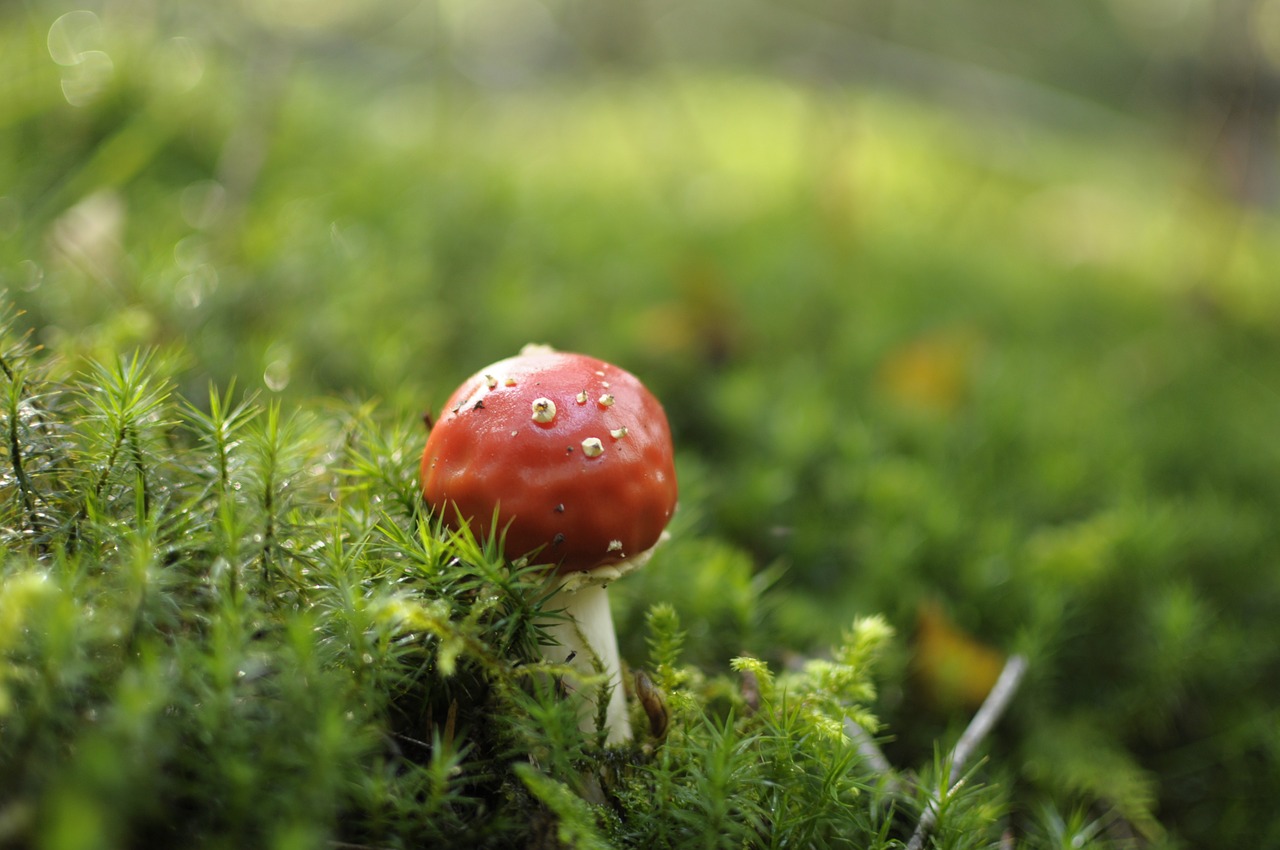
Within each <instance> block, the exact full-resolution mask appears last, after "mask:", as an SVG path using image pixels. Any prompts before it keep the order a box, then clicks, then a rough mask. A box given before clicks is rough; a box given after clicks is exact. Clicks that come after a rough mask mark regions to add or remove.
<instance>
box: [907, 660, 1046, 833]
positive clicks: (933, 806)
mask: <svg viewBox="0 0 1280 850" xmlns="http://www.w3.org/2000/svg"><path fill="white" fill-rule="evenodd" d="M1026 672H1027V659H1026V658H1024V657H1023V656H1021V655H1014V656H1011V657H1010V658H1009V660H1008V661H1006V662H1005V665H1004V669H1003V670H1001V671H1000V678H999V679H997V680H996V684H995V687H993V688H992V689H991V693H989V694H987V698H986V699H985V700H984V701H983V703H982V707H981V708H979V709H978V713H977V714H975V715H974V716H973V720H971V721H969V726H968V727H967V728H966V729H965V730H964V734H962V735H961V736H960V740H959V741H957V742H956V745H955V748H954V749H952V750H951V755H950V756H949V757H948V759H947V760H948V762H949V763H950V770H948V772H947V774H946V775H947V777H948V779H947V780H946V782H947V787H946V788H945V789H940V790H939V791H938V792H937V793H935V794H933V795H932V796H931V797H930V799H929V804H928V805H927V806H926V807H925V810H924V814H922V815H921V816H920V823H919V824H917V825H916V831H915V833H913V834H912V836H911V841H910V842H908V843H907V850H923V848H924V842H925V840H926V839H928V837H929V833H930V832H932V831H933V828H934V827H935V826H937V825H938V806H939V804H940V803H941V800H942V797H943V795H945V794H946V792H948V791H950V790H951V789H952V788H954V787H955V783H956V781H957V777H959V775H960V772H961V770H962V769H963V767H964V764H965V762H967V761H968V760H969V757H970V756H972V755H973V752H974V750H976V749H977V748H978V744H980V743H982V739H983V738H985V737H986V736H987V735H988V734H990V732H991V729H992V728H993V727H994V726H995V725H996V721H997V720H999V719H1000V716H1001V715H1002V714H1004V711H1005V709H1006V708H1008V707H1009V701H1010V700H1012V699H1013V695H1014V694H1015V693H1016V692H1017V690H1018V685H1020V684H1021V683H1022V677H1023V675H1024V674H1025V673H1026Z"/></svg>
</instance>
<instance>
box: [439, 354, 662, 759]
mask: <svg viewBox="0 0 1280 850" xmlns="http://www.w3.org/2000/svg"><path fill="white" fill-rule="evenodd" d="M421 480H422V490H423V495H424V497H425V498H426V501H427V503H428V504H429V505H430V506H431V508H432V510H433V511H435V512H436V513H437V515H438V516H440V518H441V519H442V521H443V522H445V523H446V524H447V525H449V526H451V527H455V528H456V527H457V526H459V525H460V524H462V523H469V524H470V527H471V528H472V529H473V530H474V531H475V532H476V533H477V534H478V535H481V536H493V535H497V534H499V533H501V534H503V537H502V539H503V541H504V555H505V556H506V557H507V558H508V559H514V558H518V557H522V556H524V555H526V554H529V553H536V554H535V555H534V557H537V558H540V559H543V560H545V561H546V562H547V563H548V564H552V565H554V568H555V570H556V575H557V577H558V581H559V584H558V587H557V589H556V591H555V594H554V596H553V597H552V598H551V599H549V600H548V602H547V604H546V610H552V611H554V610H560V609H563V611H564V613H565V615H566V616H565V618H564V619H560V620H555V621H551V622H548V623H547V624H545V627H546V631H547V632H548V634H549V635H550V636H551V637H552V638H553V639H554V640H555V641H557V643H558V645H556V646H543V647H542V651H543V657H544V658H546V659H547V660H549V661H554V662H556V663H567V664H569V665H570V666H571V667H573V669H575V670H576V671H578V673H579V674H581V676H583V677H589V676H593V675H596V673H597V666H596V665H597V663H598V664H599V665H600V668H601V669H602V670H603V672H604V675H605V677H606V681H607V684H608V685H609V686H610V690H611V695H610V700H609V705H608V709H607V713H606V723H607V726H608V736H607V742H608V743H610V744H616V743H620V742H623V741H626V740H629V739H630V737H631V725H630V723H629V721H628V718H627V712H626V703H625V699H624V695H623V686H622V671H621V662H620V659H619V653H618V641H617V637H616V635H615V634H614V630H613V619H612V616H611V615H610V612H609V600H608V597H607V595H606V592H605V588H606V587H607V586H608V584H609V583H610V582H612V581H614V580H615V579H618V578H620V577H622V576H623V575H625V574H627V573H629V572H631V571H633V570H636V569H638V568H639V567H641V566H643V564H644V563H645V562H646V561H647V560H648V558H649V555H650V554H651V553H652V550H653V547H654V546H655V545H656V544H657V543H658V540H659V539H660V537H661V536H662V535H663V533H664V529H665V528H666V526H667V523H668V521H669V520H670V519H671V515H672V513H673V512H674V511H675V505H676V474H675V464H674V460H673V455H672V446H671V431H670V428H669V426H668V424H667V417H666V414H665V413H664V412H663V409H662V405H661V404H660V403H659V402H658V400H657V399H656V398H654V396H653V394H652V393H650V392H649V391H648V390H647V389H646V388H645V386H644V385H643V384H641V383H640V381H639V380H638V379H637V378H636V377H635V376H634V375H632V374H631V373H629V372H627V371H625V370H623V369H620V368H618V367H617V366H614V365H611V364H609V363H606V362H604V361H602V360H597V359H596V358H594V357H588V356H586V355H583V354H571V353H567V352H559V351H555V350H553V349H551V348H548V347H546V346H525V348H524V349H522V350H521V352H520V354H519V355H518V356H516V357H511V358H508V359H506V360H501V361H499V362H497V363H494V364H493V365H491V366H487V367H485V368H484V369H482V370H481V371H479V372H477V373H476V374H475V375H473V376H472V377H470V378H469V379H467V380H466V381H464V382H463V384H462V385H461V386H460V387H458V389H457V390H455V391H454V393H453V395H452V396H450V398H449V400H448V401H447V402H446V403H445V407H444V412H443V414H442V415H441V417H440V420H439V421H438V422H437V423H436V424H435V425H434V426H433V427H432V429H431V433H430V435H429V437H428V438H427V446H426V450H425V451H424V452H423V456H422V470H421ZM495 519H496V524H495V522H494V521H495ZM566 684H567V685H569V686H570V687H572V688H574V690H576V691H578V692H579V693H582V695H583V701H582V702H581V703H580V705H579V711H580V714H579V717H580V725H581V727H582V728H583V729H584V730H590V729H592V728H594V725H595V722H596V720H595V718H596V716H597V711H596V706H595V704H594V703H595V700H594V698H593V697H592V693H591V692H590V689H585V688H583V687H582V686H581V682H580V681H569V682H567V683H566Z"/></svg>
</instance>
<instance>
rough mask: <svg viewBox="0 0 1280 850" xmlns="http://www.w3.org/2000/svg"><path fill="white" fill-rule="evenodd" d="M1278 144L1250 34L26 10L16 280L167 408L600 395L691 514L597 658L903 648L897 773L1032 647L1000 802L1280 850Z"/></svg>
mask: <svg viewBox="0 0 1280 850" xmlns="http://www.w3.org/2000/svg"><path fill="white" fill-rule="evenodd" d="M1278 115H1280V0H1222V2H1212V0H1086V2H1079V3H1072V4H1056V5H1044V4H1039V5H1035V6H1026V5H1025V4H1021V3H1016V2H1013V0H975V2H970V3H966V4H952V5H950V6H939V5H938V4H931V3H923V2H918V0H901V2H892V3H874V2H864V0H845V1H844V2H835V0H793V1H792V2H785V0H760V2H717V0H707V2H679V3H675V2H669V0H637V2H631V3H625V4H623V3H601V2H585V0H435V2H430V1H429V0H348V2H336V0H334V2H325V1H324V0H241V2H226V3H217V4H213V3H200V2H195V1H194V0H169V2H160V1H159V0H104V2H98V3H86V4H80V5H68V4H66V3H58V2H44V0H26V2H23V3H9V4H5V5H3V6H0V287H2V288H3V289H4V290H6V292H7V298H8V299H10V300H12V301H13V302H14V303H16V305H17V306H19V307H20V308H22V309H24V310H25V311H26V316H25V317H24V320H23V321H24V322H25V323H27V324H28V325H29V326H30V327H31V328H33V329H34V330H33V333H34V334H35V335H36V339H37V340H38V341H39V342H40V343H42V344H44V345H45V346H47V347H48V348H49V349H50V351H51V352H52V353H54V354H55V355H56V356H60V357H67V358H75V357H77V356H79V355H103V354H108V353H110V352H115V351H121V350H129V349H132V348H135V347H158V348H161V349H164V350H172V351H179V352H181V353H182V356H183V357H184V358H185V361H186V363H187V364H188V367H187V369H186V370H185V372H184V373H183V377H182V381H183V387H184V389H185V391H186V392H187V393H188V394H189V395H190V396H191V397H206V390H205V388H206V386H207V384H208V382H209V381H210V380H213V381H216V382H217V383H219V384H220V385H225V384H227V383H228V382H230V381H231V380H232V379H235V380H236V381H237V386H238V387H240V388H241V389H254V388H257V389H260V390H262V391H263V392H264V393H266V394H268V395H270V396H277V397H279V398H281V399H283V400H284V401H285V402H286V403H287V404H290V405H305V404H312V403H314V400H315V399H316V398H317V397H322V398H323V397H334V396H348V397H355V398H374V397H376V398H379V399H382V400H383V403H384V404H385V406H386V407H387V408H388V409H390V410H392V411H394V412H395V414H396V415H399V416H404V417H416V416H420V415H421V413H422V412H423V411H425V410H428V409H431V408H433V407H437V406H438V405H439V404H440V403H441V402H442V401H443V399H444V398H445V396H446V395H447V394H448V393H449V391H451V390H452V388H453V387H454V386H455V385H456V384H457V382H458V381H460V380H461V379H462V378H464V377H465V376H467V375H469V374H470V373H472V372H473V371H475V370H476V369H477V368H479V367H480V366H482V365H484V364H485V363H488V362H490V361H492V360H496V359H498V358H501V357H504V356H507V355H509V354H511V353H513V352H514V351H515V350H516V349H518V348H519V347H520V345H522V344H523V343H525V342H528V341H539V342H547V343H551V344H553V345H555V346H557V347H560V348H565V349H570V350H581V351H587V352H590V353H592V354H595V355H597V356H600V357H603V358H606V359H609V360H612V361H614V362H617V363H619V364H620V365H623V366H625V367H627V368H629V369H630V370H631V371H633V372H636V373H637V374H639V375H640V376H641V377H642V378H643V379H644V380H645V381H646V382H647V383H649V384H650V386H651V387H652V388H653V389H654V390H655V392H656V393H657V394H658V396H659V397H660V398H662V399H663V400H664V402H665V404H666V406H667V410H668V414H669V416H670V418H671V421H672V425H673V429H674V431H675V435H676V438H677V440H678V445H679V448H680V473H681V477H682V486H683V496H682V510H681V514H680V516H679V517H678V519H677V523H676V531H677V533H676V535H675V540H674V541H673V542H672V544H671V545H670V546H668V547H667V549H666V551H664V552H662V553H661V556H660V557H659V558H658V559H655V562H654V564H653V568H652V569H650V570H648V571H647V572H646V573H645V574H644V575H643V576H642V577H640V578H639V579H638V580H636V581H634V582H631V583H630V586H629V587H619V588H618V590H619V593H618V594H616V595H615V599H616V602H617V605H618V606H619V619H620V620H621V621H622V622H623V623H624V624H627V623H635V622H638V620H639V617H640V612H642V611H643V610H644V609H645V607H647V605H648V604H649V603H650V602H652V601H654V600H658V599H669V600H670V601H672V602H674V603H676V605H677V607H681V606H683V608H682V615H683V619H684V622H685V623H686V624H688V625H689V627H690V630H691V633H692V635H693V637H694V638H696V640H693V641H691V652H693V653H695V655H696V654H697V653H701V655H700V656H698V658H697V660H700V661H702V662H704V663H707V664H712V663H718V664H723V663H724V661H725V659H726V658H727V657H728V655H729V654H737V653H741V652H754V653H757V654H761V655H766V656H770V655H772V656H775V657H777V656H782V657H784V658H785V657H786V653H788V652H794V653H811V652H814V651H817V649H818V648H820V647H822V646H824V645H828V644H830V643H831V642H832V641H833V640H834V639H835V638H836V637H837V636H838V634H839V632H840V630H841V629H842V628H844V627H846V626H847V625H848V623H849V622H850V621H851V620H852V618H853V617H854V616H856V615H858V614H865V613H871V612H883V613H885V614H886V615H887V616H888V618H889V619H890V620H891V621H892V622H893V623H894V624H895V626H896V627H897V629H898V630H899V632H900V634H901V639H900V641H899V646H900V650H899V652H898V653H897V655H896V656H895V658H894V659H892V660H891V663H890V665H889V666H890V669H889V671H888V672H887V673H886V678H885V681H884V683H883V693H882V696H881V705H880V706H879V707H878V710H879V712H880V714H881V715H882V717H883V718H884V719H885V720H886V721H887V722H888V723H889V725H890V727H891V728H892V729H893V731H894V734H895V738H894V739H893V740H891V741H890V742H888V744H887V748H888V751H889V754H890V756H891V757H892V758H894V759H895V760H900V761H901V762H902V763H904V764H910V763H917V762H919V761H920V760H921V759H927V758H928V757H929V753H930V751H931V747H932V741H933V740H934V739H935V737H937V736H940V735H941V736H946V735H947V734H949V733H953V732H954V731H955V729H956V728H957V726H958V724H961V723H963V722H964V720H965V719H966V718H967V716H968V713H969V712H971V711H972V709H973V707H974V706H975V704H976V702H977V701H979V700H980V699H981V696H982V694H983V693H984V692H985V689H986V687H988V686H989V685H990V681H991V679H992V678H993V676H994V673H995V672H996V671H998V669H999V663H1000V658H1001V656H1002V654H1004V653H1008V652H1012V651H1021V652H1025V653H1027V654H1028V655H1029V657H1030V659H1031V674H1030V678H1029V680H1028V682H1027V684H1026V686H1025V689H1024V691H1023V693H1022V694H1021V695H1020V698H1019V701H1018V702H1017V704H1016V706H1015V709H1014V712H1013V714H1012V715H1011V717H1010V718H1009V720H1008V722H1007V724H1006V725H1005V727H1004V728H1003V729H1002V730H1001V732H1000V735H999V737H998V740H996V741H995V742H993V744H992V747H993V750H994V755H995V759H994V760H993V764H995V765H998V766H1000V770H1001V771H1002V772H1003V773H1004V774H1006V775H1007V778H1008V781H1010V782H1014V783H1021V786H1022V787H1025V788H1027V789H1029V790H1028V791H1027V792H1026V795H1027V798H1028V799H1034V798H1035V796H1036V795H1037V794H1043V795H1046V796H1049V797H1053V798H1054V799H1057V800H1062V799H1068V800H1071V799H1076V800H1078V801H1079V804H1080V805H1081V806H1082V807H1083V808H1084V809H1086V810H1087V811H1090V812H1092V813H1094V814H1096V815H1099V816H1105V817H1106V818H1108V823H1109V824H1111V826H1112V828H1113V829H1114V830H1116V831H1117V834H1127V835H1132V836H1136V837H1137V838H1138V839H1139V840H1141V841H1143V842H1148V841H1149V842H1161V841H1164V842H1167V843H1168V844H1170V845H1171V846H1228V845H1229V844H1231V843H1233V842H1239V843H1245V842H1249V843H1252V844H1255V845H1256V846H1266V845H1268V844H1270V845H1274V844H1275V843H1277V842H1280V824H1277V823H1276V820H1275V818H1274V815H1273V811H1274V800H1275V799H1277V798H1278V797H1280V617H1278V616H1277V614H1278V613H1280V569H1278V568H1280V528H1278V523H1277V522H1276V507H1277V505H1278V504H1280V440H1278V439H1277V435H1278V434H1280V427H1278V426H1280V392H1278V390H1277V387H1280V360H1278V357H1280V281H1278V280H1277V269H1280V219H1278V218H1277V204H1278V203H1280V170H1278V169H1277V163H1278V161H1277V157H1278V156H1280V142H1278V141H1277V138H1278V135H1280V132H1278V131H1280V125H1278V124H1277V121H1278ZM412 472H413V471H412V464H409V465H408V466H407V467H406V475H411V474H412ZM682 532H683V533H682ZM685 581H692V582H694V583H695V587H697V588H700V589H701V590H702V591H708V592H701V591H700V592H697V593H689V592H688V591H687V590H686V589H685V586H684V584H683V583H684V582H685ZM714 582H720V583H721V584H713V583H714ZM712 588H714V590H710V589H712ZM761 589H764V592H763V596H762V597H761V599H762V600H763V604H761V605H757V604H755V602H754V601H753V600H754V599H755V594H756V593H757V592H758V591H760V590H761ZM624 643H625V639H624ZM638 646H639V644H638V639H636V644H634V645H632V646H631V647H626V646H624V653H625V652H627V651H628V650H629V651H631V652H638V651H639V649H638ZM1126 830H1127V832H1125V831H1126Z"/></svg>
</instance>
